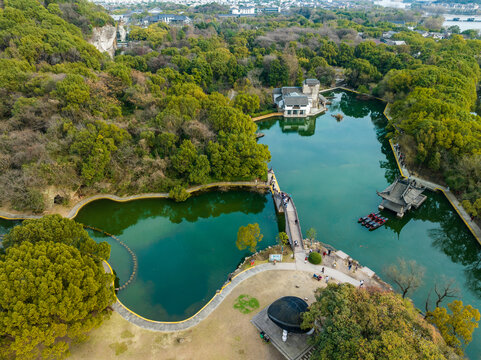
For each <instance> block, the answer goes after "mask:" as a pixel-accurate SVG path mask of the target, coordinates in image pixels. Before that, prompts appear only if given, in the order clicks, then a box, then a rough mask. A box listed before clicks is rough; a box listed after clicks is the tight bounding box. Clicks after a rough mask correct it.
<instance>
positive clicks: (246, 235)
mask: <svg viewBox="0 0 481 360" xmlns="http://www.w3.org/2000/svg"><path fill="white" fill-rule="evenodd" d="M262 238H263V235H262V234H261V230H260V228H259V224H258V223H254V224H248V225H247V226H241V227H240V228H239V231H238V232H237V241H236V243H235V244H236V245H237V248H238V249H239V250H244V249H247V248H249V251H250V252H255V251H256V246H257V243H258V242H259V241H261V240H262Z"/></svg>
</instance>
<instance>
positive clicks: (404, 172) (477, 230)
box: [389, 140, 481, 244]
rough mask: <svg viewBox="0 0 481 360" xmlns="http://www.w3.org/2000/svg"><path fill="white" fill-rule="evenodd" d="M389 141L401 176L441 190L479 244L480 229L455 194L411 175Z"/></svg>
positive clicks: (390, 141) (432, 188)
mask: <svg viewBox="0 0 481 360" xmlns="http://www.w3.org/2000/svg"><path fill="white" fill-rule="evenodd" d="M389 143H390V144H391V149H392V151H393V154H394V157H395V159H396V163H397V165H398V168H399V172H400V173H401V176H402V177H405V178H410V179H414V180H416V182H417V183H419V184H421V185H423V186H424V187H426V189H428V190H431V191H442V192H443V194H444V195H445V196H446V198H447V199H448V201H449V202H450V203H451V206H452V207H453V208H454V210H456V212H457V213H458V215H459V217H460V218H461V219H462V220H463V221H464V223H465V224H466V226H467V227H468V229H469V230H470V231H471V233H472V234H473V236H474V238H475V239H476V240H477V241H478V243H479V244H481V229H480V228H479V226H478V224H476V222H474V221H473V220H471V216H470V215H469V214H468V213H467V212H466V210H465V209H464V207H463V206H462V205H461V203H460V202H459V200H458V199H457V198H456V196H455V195H454V194H453V193H452V192H451V191H449V189H448V188H446V187H445V186H442V185H439V184H436V183H434V182H432V181H428V180H425V179H423V178H420V177H418V176H415V175H412V173H411V172H410V171H409V169H408V168H407V167H406V165H405V163H404V162H402V161H401V160H400V155H401V152H400V151H399V150H398V149H397V147H396V146H394V144H393V142H392V140H389Z"/></svg>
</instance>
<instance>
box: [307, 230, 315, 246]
mask: <svg viewBox="0 0 481 360" xmlns="http://www.w3.org/2000/svg"><path fill="white" fill-rule="evenodd" d="M306 236H307V238H308V239H309V240H310V241H311V246H312V243H313V242H314V241H316V237H317V231H316V229H314V228H313V227H311V228H310V229H309V230H307V232H306Z"/></svg>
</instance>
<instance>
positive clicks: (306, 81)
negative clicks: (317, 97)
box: [304, 79, 320, 85]
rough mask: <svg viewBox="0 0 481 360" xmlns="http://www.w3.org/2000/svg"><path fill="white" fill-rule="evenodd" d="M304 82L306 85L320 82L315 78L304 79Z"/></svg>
mask: <svg viewBox="0 0 481 360" xmlns="http://www.w3.org/2000/svg"><path fill="white" fill-rule="evenodd" d="M304 83H305V84H306V85H319V84H320V82H319V80H317V79H306V80H304Z"/></svg>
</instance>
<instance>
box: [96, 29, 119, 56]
mask: <svg viewBox="0 0 481 360" xmlns="http://www.w3.org/2000/svg"><path fill="white" fill-rule="evenodd" d="M89 42H90V43H91V44H92V45H93V46H95V47H96V48H97V50H99V51H100V52H106V53H108V54H109V55H110V56H111V57H113V56H114V53H115V49H117V28H116V27H115V26H112V25H106V26H103V27H101V28H94V29H93V31H92V37H91V38H90V40H89Z"/></svg>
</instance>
